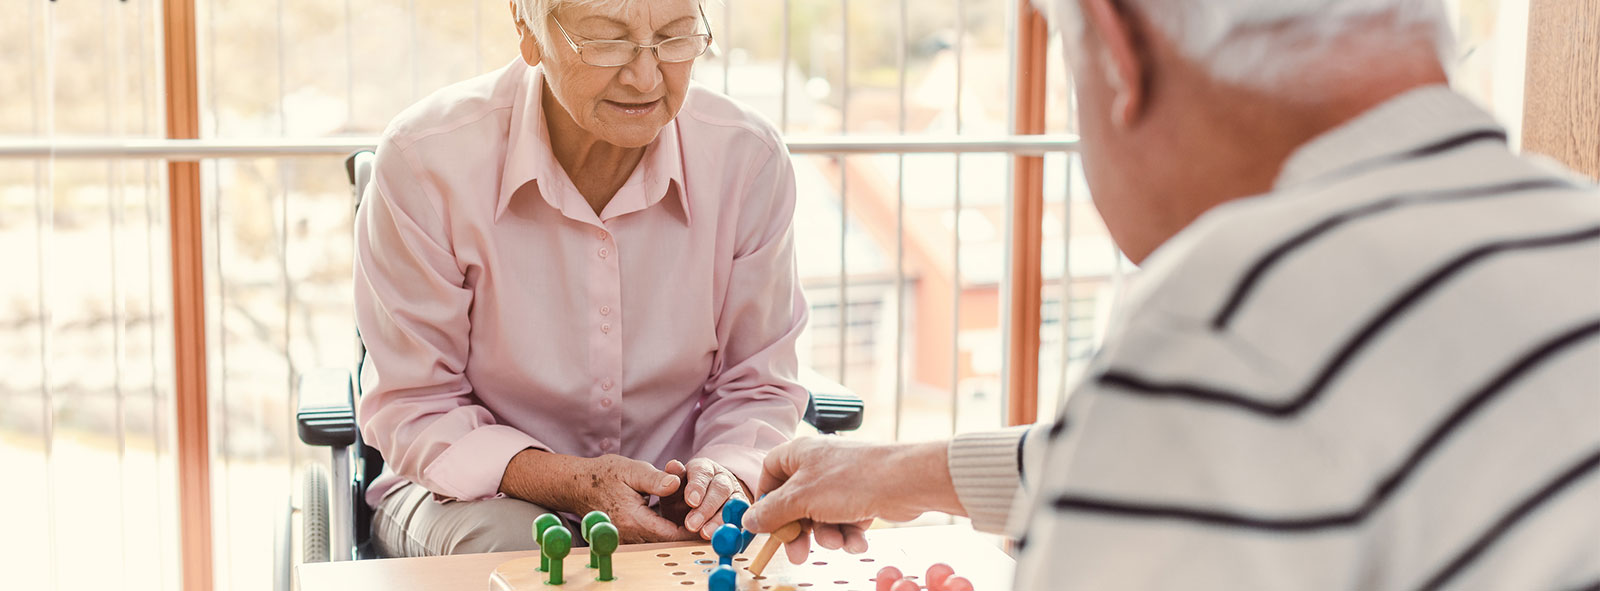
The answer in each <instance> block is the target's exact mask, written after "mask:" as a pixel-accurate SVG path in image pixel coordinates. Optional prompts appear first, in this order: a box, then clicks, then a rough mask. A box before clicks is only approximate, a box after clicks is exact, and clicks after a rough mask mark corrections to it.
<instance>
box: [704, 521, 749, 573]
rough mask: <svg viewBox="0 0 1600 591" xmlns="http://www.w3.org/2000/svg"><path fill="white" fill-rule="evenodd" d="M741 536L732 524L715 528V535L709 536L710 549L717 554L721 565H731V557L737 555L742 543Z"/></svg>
mask: <svg viewBox="0 0 1600 591" xmlns="http://www.w3.org/2000/svg"><path fill="white" fill-rule="evenodd" d="M742 535H743V533H742V532H740V531H739V528H738V527H737V526H735V525H733V524H732V523H724V524H722V525H721V526H720V527H718V528H717V533H714V534H711V549H712V550H715V551H716V552H717V557H718V558H719V559H720V562H721V563H722V564H726V565H730V566H731V565H732V564H733V555H734V554H737V553H739V545H740V543H741V542H742V541H743V540H741V539H740V537H741V536H742Z"/></svg>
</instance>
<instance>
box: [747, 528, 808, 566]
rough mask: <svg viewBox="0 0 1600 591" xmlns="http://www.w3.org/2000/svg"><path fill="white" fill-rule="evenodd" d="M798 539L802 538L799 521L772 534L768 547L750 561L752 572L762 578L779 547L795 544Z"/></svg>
mask: <svg viewBox="0 0 1600 591" xmlns="http://www.w3.org/2000/svg"><path fill="white" fill-rule="evenodd" d="M798 537H800V522H798V521H791V522H789V524H788V525H785V526H783V527H780V528H778V530H777V531H775V532H772V535H771V536H768V537H767V543H766V545H764V546H762V547H761V551H760V552H758V553H756V557H755V559H753V560H751V561H750V572H751V573H754V574H755V575H757V576H760V575H761V571H764V570H767V562H769V561H771V560H772V555H773V553H775V552H777V551H778V547H779V546H782V545H784V544H787V543H789V542H793V541H794V539H795V538H798Z"/></svg>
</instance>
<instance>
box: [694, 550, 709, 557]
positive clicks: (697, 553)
mask: <svg viewBox="0 0 1600 591" xmlns="http://www.w3.org/2000/svg"><path fill="white" fill-rule="evenodd" d="M690 554H693V555H695V556H705V554H706V553H705V552H703V551H700V550H695V551H694V552H690Z"/></svg>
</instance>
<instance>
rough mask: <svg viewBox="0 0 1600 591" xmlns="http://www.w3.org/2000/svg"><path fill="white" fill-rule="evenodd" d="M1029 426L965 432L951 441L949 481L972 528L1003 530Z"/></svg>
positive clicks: (1012, 499)
mask: <svg viewBox="0 0 1600 591" xmlns="http://www.w3.org/2000/svg"><path fill="white" fill-rule="evenodd" d="M1028 429H1029V427H1026V426H1023V427H1012V428H1010V429H1003V430H1000V431H988V432H982V433H964V434H961V435H957V436H956V438H955V439H953V440H951V441H950V481H951V482H952V483H953V484H955V488H956V498H957V499H959V500H960V501H961V506H962V507H963V508H965V509H966V510H967V516H968V517H970V518H972V527H974V528H976V529H978V530H980V531H986V532H991V533H1001V532H1004V531H1005V528H1006V522H1007V520H1008V519H1009V517H1010V516H1011V506H1012V503H1013V501H1014V500H1015V499H1016V496H1017V490H1018V489H1019V488H1020V487H1021V485H1022V478H1021V476H1022V474H1021V465H1020V463H1019V461H1018V460H1019V455H1020V453H1019V452H1018V450H1019V449H1021V446H1022V438H1023V435H1024V434H1025V433H1027V432H1028Z"/></svg>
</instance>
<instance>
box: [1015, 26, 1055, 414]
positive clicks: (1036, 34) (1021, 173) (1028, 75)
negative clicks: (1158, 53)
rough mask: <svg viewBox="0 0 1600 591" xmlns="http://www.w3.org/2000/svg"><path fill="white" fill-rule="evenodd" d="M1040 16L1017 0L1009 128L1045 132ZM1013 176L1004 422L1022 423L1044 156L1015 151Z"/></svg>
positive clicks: (1031, 356) (1035, 378)
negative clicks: (1012, 111)
mask: <svg viewBox="0 0 1600 591" xmlns="http://www.w3.org/2000/svg"><path fill="white" fill-rule="evenodd" d="M1049 42H1050V33H1049V30H1048V28H1047V27H1046V24H1045V20H1044V15H1041V14H1039V13H1038V11H1036V10H1034V9H1033V5H1032V4H1031V3H1030V2H1029V0H1017V75H1016V77H1015V79H1016V85H1017V87H1016V88H1015V89H1013V91H1014V92H1013V96H1015V97H1016V116H1015V125H1014V129H1012V133H1014V134H1017V135H1033V134H1042V133H1044V113H1045V79H1046V64H1047V63H1048V60H1047V59H1046V55H1047V54H1046V53H1045V52H1046V50H1047V49H1048V47H1047V46H1048V44H1049ZM1015 158H1016V160H1015V165H1014V166H1013V170H1014V172H1013V177H1012V195H1011V199H1012V208H1011V216H1012V217H1011V228H1012V233H1011V266H1010V268H1009V269H1008V271H1007V273H1008V283H1009V285H1010V286H1011V290H1010V299H1009V301H1008V302H1007V303H1008V304H1009V309H1010V310H1011V313H1010V314H1009V315H1008V316H1007V317H1006V322H1007V323H1008V325H1009V326H1008V330H1007V334H1009V342H1008V343H1007V344H1008V345H1009V346H1008V347H1007V351H1008V352H1009V354H1010V359H1008V361H1007V363H1006V368H1007V375H1006V386H1007V387H1006V424H1008V425H1025V424H1029V423H1032V422H1034V421H1035V420H1036V419H1037V417H1038V414H1039V326H1040V323H1041V322H1040V307H1041V306H1042V305H1043V297H1044V294H1043V286H1044V278H1043V269H1042V268H1041V267H1042V263H1041V257H1042V256H1043V254H1042V252H1043V242H1044V158H1043V157H1041V156H1016V157H1015Z"/></svg>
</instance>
